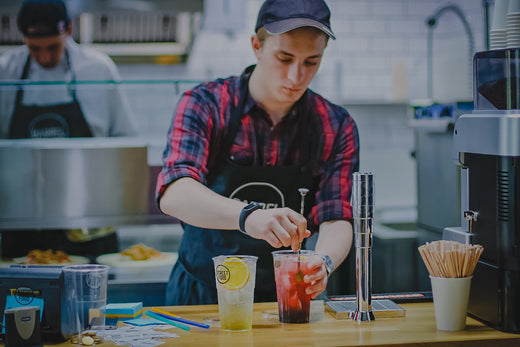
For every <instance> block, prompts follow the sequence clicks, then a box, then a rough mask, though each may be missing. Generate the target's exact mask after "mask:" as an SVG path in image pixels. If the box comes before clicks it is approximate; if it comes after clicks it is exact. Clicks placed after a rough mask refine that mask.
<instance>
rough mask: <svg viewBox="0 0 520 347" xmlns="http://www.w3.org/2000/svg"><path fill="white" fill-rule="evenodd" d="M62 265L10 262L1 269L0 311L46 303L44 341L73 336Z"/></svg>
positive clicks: (43, 312) (61, 339)
mask: <svg viewBox="0 0 520 347" xmlns="http://www.w3.org/2000/svg"><path fill="white" fill-rule="evenodd" d="M64 288H65V287H64V281H63V274H62V268H61V266H40V265H11V266H10V267H7V268H0V313H2V316H3V315H4V312H5V310H6V309H10V308H12V307H11V306H16V307H29V306H35V305H36V304H38V303H42V302H43V310H42V318H41V322H40V334H41V337H42V340H44V341H64V340H66V339H68V338H69V337H70V336H71V335H72V331H71V327H70V325H69V324H67V322H68V321H69V318H68V316H69V313H68V310H67V305H66V296H65V289H64ZM4 318H5V317H4Z"/></svg>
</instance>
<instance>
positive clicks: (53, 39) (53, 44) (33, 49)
mask: <svg viewBox="0 0 520 347" xmlns="http://www.w3.org/2000/svg"><path fill="white" fill-rule="evenodd" d="M67 36H68V34H67V33H63V34H60V35H54V36H45V37H27V36H26V37H25V44H26V45H27V48H29V54H30V56H31V58H32V59H34V60H36V61H37V62H38V64H40V65H41V66H42V67H43V68H45V69H52V68H53V67H55V66H56V65H58V63H59V61H60V58H61V56H62V55H63V52H64V51H65V41H66V39H67Z"/></svg>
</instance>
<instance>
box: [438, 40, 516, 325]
mask: <svg viewBox="0 0 520 347" xmlns="http://www.w3.org/2000/svg"><path fill="white" fill-rule="evenodd" d="M473 70H474V75H473V77H474V86H473V101H474V110H473V112H471V113H469V114H464V115H461V116H460V117H459V118H458V119H457V121H456V122H455V128H454V132H453V152H452V156H453V159H454V160H456V162H457V163H458V165H459V166H460V180H461V184H460V185H461V212H462V216H461V226H460V227H448V228H445V229H444V230H443V239H448V240H456V241H460V242H465V243H473V244H480V245H482V246H483V247H484V252H483V254H482V255H481V258H480V261H479V262H478V265H477V267H476V269H475V272H474V274H473V279H472V283H471V294H470V300H469V307H468V313H469V314H470V316H472V317H474V318H476V319H478V320H481V321H483V322H485V323H486V324H488V325H490V326H493V327H494V328H496V329H498V330H502V331H506V332H520V49H503V50H493V51H485V52H479V53H476V54H475V55H474V59H473Z"/></svg>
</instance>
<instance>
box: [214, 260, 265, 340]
mask: <svg viewBox="0 0 520 347" xmlns="http://www.w3.org/2000/svg"><path fill="white" fill-rule="evenodd" d="M257 259H258V257H255V256H251V255H220V256H217V257H213V263H214V265H215V282H216V285H217V295H218V311H219V318H220V329H221V330H225V331H247V330H251V328H252V325H253V301H254V291H255V277H256V260H257Z"/></svg>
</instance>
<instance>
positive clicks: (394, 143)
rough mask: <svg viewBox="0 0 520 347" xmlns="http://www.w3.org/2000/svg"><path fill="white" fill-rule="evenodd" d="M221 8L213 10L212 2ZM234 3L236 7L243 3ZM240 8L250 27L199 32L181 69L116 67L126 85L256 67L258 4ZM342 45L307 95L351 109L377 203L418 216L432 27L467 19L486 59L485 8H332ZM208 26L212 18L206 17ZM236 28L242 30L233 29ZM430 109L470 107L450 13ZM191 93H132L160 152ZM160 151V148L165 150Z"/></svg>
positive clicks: (351, 2) (467, 73)
mask: <svg viewBox="0 0 520 347" xmlns="http://www.w3.org/2000/svg"><path fill="white" fill-rule="evenodd" d="M206 1H216V0H206ZM237 1H238V0H237ZM239 1H246V2H247V6H242V8H243V11H244V13H243V15H244V16H246V17H247V20H246V21H239V22H240V23H247V25H243V24H241V25H235V28H234V29H233V30H230V29H226V30H218V29H215V28H211V30H208V29H205V28H203V29H202V30H201V32H200V33H199V34H198V36H197V38H196V39H195V42H194V44H193V47H192V50H191V53H190V56H189V60H188V63H187V64H186V66H185V67H178V66H177V67H176V66H142V65H137V66H120V71H121V75H122V77H123V79H125V78H126V79H136V78H137V79H139V78H152V79H153V78H159V79H167V78H171V79H182V78H189V79H200V80H209V79H213V78H216V77H225V76H228V75H236V74H240V73H241V71H242V70H243V69H244V68H245V67H246V66H247V65H249V64H253V63H254V62H255V59H254V55H253V53H252V50H251V46H250V37H251V34H252V33H253V30H254V24H255V22H256V15H257V12H258V9H259V8H260V6H261V4H262V0H239ZM327 3H328V4H329V7H330V9H331V11H332V28H333V30H334V32H335V34H336V36H337V40H335V41H332V40H331V41H329V46H328V48H327V49H326V52H325V56H324V59H323V61H322V65H321V67H320V71H319V72H318V74H317V76H316V78H315V80H314V81H313V82H312V84H311V88H312V89H314V90H315V91H316V92H318V93H320V94H322V95H323V96H325V97H326V98H328V99H330V100H331V101H333V102H336V103H339V104H343V105H346V107H347V109H348V110H349V112H350V113H351V114H352V116H353V117H354V118H355V119H356V121H357V123H358V126H359V131H360V140H361V169H362V170H370V171H374V172H375V174H376V177H377V179H378V181H377V182H378V184H377V188H376V199H377V201H376V203H377V204H378V206H379V207H380V208H384V207H396V206H399V207H405V208H406V207H412V208H414V207H415V206H416V187H415V185H416V183H415V182H416V180H415V162H414V160H413V158H412V157H411V156H410V153H411V152H412V151H413V139H414V132H413V130H412V129H411V128H410V127H409V125H408V119H409V114H408V113H407V110H408V107H407V105H406V103H407V102H409V101H413V100H416V99H423V98H426V97H427V96H428V95H427V94H428V88H427V85H428V81H427V32H428V29H427V25H426V19H427V18H428V17H430V16H431V15H433V14H434V13H435V12H436V11H437V10H439V9H441V8H442V7H444V6H447V5H456V6H458V7H460V9H461V10H462V11H463V13H464V15H465V18H466V20H467V21H468V23H469V25H470V27H471V31H472V34H473V37H474V51H482V50H484V48H483V47H484V44H483V24H482V23H483V8H482V1H480V0H456V1H441V0H328V1H327ZM204 15H205V16H211V13H205V14H204ZM235 24H236V23H235ZM432 37H433V59H432V62H433V99H434V100H436V101H438V102H452V101H456V100H471V99H472V94H471V85H472V75H471V64H472V62H471V60H470V54H469V51H468V50H469V41H468V36H467V34H466V31H465V29H464V26H463V24H462V21H461V20H460V18H459V17H458V16H457V15H455V13H454V12H453V11H446V12H444V13H443V14H442V16H440V17H439V18H438V20H437V25H436V26H435V28H434V29H433V34H432ZM190 86H192V84H189V83H188V84H184V85H180V86H178V87H177V88H175V86H173V85H166V86H162V88H161V87H151V88H147V89H146V90H142V88H141V90H137V89H138V88H134V89H133V90H132V88H131V87H129V88H128V90H129V93H130V94H131V95H130V97H129V99H130V101H131V102H132V103H133V109H134V112H135V116H136V121H137V123H138V125H139V129H140V131H141V133H142V135H143V136H145V137H150V138H153V139H154V140H155V141H160V142H162V143H164V142H165V141H166V137H165V135H166V131H167V128H168V126H169V124H170V121H171V117H172V113H173V110H174V107H175V104H176V103H177V100H178V97H179V93H178V91H179V92H182V91H183V90H184V89H186V88H189V87H190ZM159 147H160V146H159Z"/></svg>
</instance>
